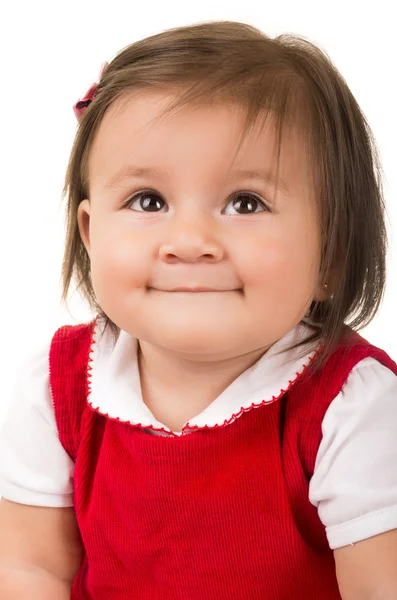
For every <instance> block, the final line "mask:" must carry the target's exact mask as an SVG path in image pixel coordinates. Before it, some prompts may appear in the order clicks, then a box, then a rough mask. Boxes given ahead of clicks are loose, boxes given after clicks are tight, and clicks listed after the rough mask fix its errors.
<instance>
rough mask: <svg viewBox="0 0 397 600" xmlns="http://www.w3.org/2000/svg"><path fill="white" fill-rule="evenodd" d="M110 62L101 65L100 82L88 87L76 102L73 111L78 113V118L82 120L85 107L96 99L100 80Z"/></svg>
mask: <svg viewBox="0 0 397 600" xmlns="http://www.w3.org/2000/svg"><path fill="white" fill-rule="evenodd" d="M108 64H109V63H107V62H105V63H103V64H102V66H101V70H100V72H99V75H98V82H96V83H93V84H92V85H91V87H90V88H89V89H88V91H87V92H86V93H85V94H84V96H83V97H82V98H80V99H79V100H78V101H77V102H76V104H74V105H73V111H74V114H75V115H76V119H77V120H78V121H79V122H80V121H81V118H82V116H83V114H84V111H85V109H86V108H87V106H89V105H90V104H91V102H92V101H93V100H94V98H95V94H96V91H97V88H98V85H99V82H100V81H101V78H102V75H103V72H104V70H105V69H106V67H107V66H108Z"/></svg>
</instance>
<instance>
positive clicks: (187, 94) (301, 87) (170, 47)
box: [62, 21, 387, 365]
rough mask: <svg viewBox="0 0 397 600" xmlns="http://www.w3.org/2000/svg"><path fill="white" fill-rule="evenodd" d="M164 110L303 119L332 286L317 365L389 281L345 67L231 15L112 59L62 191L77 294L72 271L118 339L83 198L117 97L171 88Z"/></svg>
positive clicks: (319, 306) (318, 336)
mask: <svg viewBox="0 0 397 600" xmlns="http://www.w3.org/2000/svg"><path fill="white" fill-rule="evenodd" d="M176 89H178V92H179V93H178V94H176V99H175V102H174V103H172V104H171V105H170V106H169V107H167V109H166V110H165V111H164V112H163V113H162V115H163V116H164V117H165V116H166V115H167V114H169V113H171V112H172V111H173V110H178V109H180V108H182V107H183V106H184V105H187V104H193V103H202V104H205V103H209V102H211V101H215V102H218V103H222V102H225V103H226V102H229V103H230V102H233V103H236V104H237V105H239V106H243V107H246V108H247V118H246V122H245V127H244V131H243V133H242V138H241V142H240V144H239V146H238V148H237V151H236V154H237V152H238V150H239V148H240V145H241V143H242V142H243V141H244V138H245V135H246V134H247V133H248V132H249V131H250V129H251V128H252V127H253V126H254V125H255V123H256V121H257V119H258V117H259V116H260V115H263V114H264V112H265V113H266V112H268V111H272V113H273V114H275V115H276V117H277V123H278V144H279V145H278V156H279V153H280V144H281V137H282V129H283V124H285V123H286V122H287V121H289V122H292V123H296V124H298V123H299V125H300V127H301V129H302V132H304V135H305V138H306V139H307V143H308V149H309V155H310V157H311V163H312V164H311V165H310V167H311V172H312V174H313V183H314V185H315V188H314V189H315V192H316V198H317V202H318V212H319V220H320V226H321V234H322V242H321V243H322V247H321V278H322V281H323V282H327V284H328V287H329V289H330V291H331V293H332V295H331V296H330V297H329V298H328V299H327V300H325V301H322V302H313V303H312V305H311V307H310V310H309V312H308V315H307V318H306V319H305V321H306V322H307V323H309V324H310V325H311V326H312V327H313V334H312V335H311V337H310V338H308V340H307V341H320V342H321V346H320V347H321V348H322V350H321V352H320V353H319V355H318V359H317V362H318V365H320V364H321V363H322V362H323V361H324V359H325V358H326V357H327V356H329V355H330V353H331V352H332V350H333V349H334V347H335V345H336V343H337V342H338V341H339V339H340V337H341V335H342V333H343V331H345V329H346V325H349V326H350V327H351V328H352V329H359V328H361V327H363V326H364V325H367V324H368V323H369V322H370V321H371V320H372V318H373V316H374V315H375V313H376V311H377V309H378V307H379V305H380V302H381V300H382V296H383V293H384V287H385V273H386V246H387V239H386V226H385V221H384V201H383V189H382V180H381V166H380V161H379V158H378V152H377V149H376V145H375V142H374V138H373V135H372V133H371V130H370V128H369V126H368V124H367V121H366V119H365V117H364V115H363V113H362V112H361V110H360V107H359V106H358V104H357V102H356V100H355V98H354V97H353V95H352V93H351V92H350V90H349V88H348V86H347V84H346V82H345V81H344V79H343V77H342V76H341V75H340V73H339V72H338V71H337V69H336V68H335V66H334V65H333V64H332V62H331V60H330V59H329V57H328V56H327V55H326V53H325V52H324V51H322V50H321V49H319V48H318V47H316V46H315V45H313V44H312V43H311V42H309V41H307V40H305V39H304V38H302V37H300V36H295V35H280V36H278V37H276V38H274V39H271V38H269V37H268V36H267V35H265V34H264V33H263V32H261V31H260V30H258V29H256V28H255V27H253V26H251V25H248V24H244V23H237V22H232V21H216V22H206V23H198V24H194V25H191V26H186V27H178V28H174V29H169V30H167V31H164V32H162V33H159V34H157V35H153V36H151V37H148V38H146V39H143V40H139V41H137V42H135V43H133V44H131V45H129V46H127V47H126V48H124V49H122V50H121V51H120V52H119V53H118V54H117V55H116V56H115V58H114V59H113V60H112V61H111V63H110V64H109V65H108V67H107V68H106V70H105V72H104V74H103V75H102V79H101V81H100V83H99V86H98V89H97V93H96V96H95V99H94V101H93V102H92V103H91V104H90V105H89V107H88V108H87V109H86V111H85V113H84V115H83V118H82V120H81V122H80V125H79V128H78V130H77V134H76V137H75V141H74V144H73V148H72V152H71V156H70V160H69V164H68V168H67V173H66V178H65V186H64V190H63V193H64V195H67V237H66V246H65V253H64V259H63V265H62V278H63V294H62V299H63V301H65V302H66V300H67V295H68V291H69V288H70V284H71V281H72V279H74V280H75V281H76V284H77V289H78V290H79V291H80V292H81V294H82V296H83V298H84V299H85V300H86V301H88V303H89V305H90V307H91V309H93V310H94V311H95V312H96V313H97V314H98V315H99V316H101V317H103V318H104V319H105V322H106V326H109V327H110V328H111V330H112V331H113V333H114V335H115V339H117V337H118V334H119V329H118V327H117V326H116V324H115V323H113V322H112V321H111V320H110V318H109V317H107V316H106V315H105V314H104V313H103V311H102V309H101V307H100V306H99V305H98V303H97V301H96V298H95V294H94V290H93V287H92V282H91V276H90V261H89V257H88V254H87V252H86V250H85V247H84V245H83V243H82V240H81V238H80V234H79V230H78V226H77V209H78V205H79V203H80V202H81V201H82V200H83V199H84V198H87V197H89V181H88V168H87V165H88V157H89V153H90V148H91V146H92V142H93V139H94V136H95V134H96V132H97V130H98V127H99V125H100V123H101V121H102V118H103V116H104V114H105V111H106V110H107V109H108V107H109V106H110V105H111V104H112V103H113V102H114V101H115V100H116V99H117V98H120V97H121V96H124V95H126V93H130V94H131V92H138V93H139V92H140V91H141V90H157V91H159V90H160V91H164V92H170V91H171V90H176Z"/></svg>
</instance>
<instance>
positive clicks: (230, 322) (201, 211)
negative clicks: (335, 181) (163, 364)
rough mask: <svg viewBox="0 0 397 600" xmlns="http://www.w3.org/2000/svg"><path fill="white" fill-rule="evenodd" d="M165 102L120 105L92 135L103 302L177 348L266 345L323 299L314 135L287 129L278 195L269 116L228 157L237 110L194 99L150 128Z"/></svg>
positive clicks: (86, 215)
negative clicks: (312, 176) (310, 139)
mask: <svg viewBox="0 0 397 600" xmlns="http://www.w3.org/2000/svg"><path fill="white" fill-rule="evenodd" d="M170 99H171V96H168V97H167V96H164V95H161V94H159V93H155V92H148V93H145V94H141V95H140V96H139V97H132V96H131V98H130V99H128V101H127V102H125V99H124V102H123V103H120V101H118V102H116V103H115V104H114V105H113V106H112V107H111V108H110V109H109V111H108V112H107V113H106V115H105V117H104V119H103V121H102V123H101V125H100V127H99V130H98V132H97V136H96V138H95V140H94V143H93V147H92V151H91V154H90V159H89V182H90V198H89V199H86V200H84V201H83V202H82V203H81V205H80V207H79V211H78V224H79V229H80V233H81V236H82V239H83V242H84V244H85V247H86V249H87V251H88V253H89V256H90V260H91V273H92V284H93V288H94V291H95V294H96V297H97V300H98V303H99V304H100V306H101V307H102V309H103V311H104V312H105V313H106V314H107V315H108V316H109V317H110V319H111V320H112V321H113V322H114V323H116V325H118V326H119V327H120V328H121V329H123V330H125V331H127V332H128V333H130V334H131V335H133V336H135V337H137V338H138V339H141V340H142V341H145V342H147V343H150V344H154V345H156V346H158V347H161V348H163V349H167V350H169V351H173V352H175V353H177V354H178V355H180V356H181V357H182V356H183V357H189V358H194V359H196V360H215V359H218V360H219V359H226V358H232V357H237V356H241V355H242V354H246V353H249V352H253V351H257V350H259V349H264V350H265V349H266V348H268V347H270V346H271V345H272V344H273V343H274V342H275V341H276V340H278V339H280V338H281V337H282V336H283V335H285V334H286V333H287V332H288V331H289V330H290V329H292V328H293V327H294V326H295V325H297V324H298V323H299V322H300V320H301V319H302V317H303V316H304V315H305V313H306V312H307V310H308V308H309V306H310V304H311V302H312V300H313V299H319V300H321V299H324V298H323V296H322V292H321V285H320V281H319V260H320V239H319V225H318V217H317V211H316V205H315V199H314V197H313V193H312V190H311V186H310V184H309V173H308V160H307V156H306V151H305V146H304V144H303V142H302V141H301V140H300V139H299V134H298V133H297V132H294V131H288V132H287V130H285V137H284V141H283V149H282V154H281V162H280V172H279V176H280V187H279V189H278V191H277V201H276V200H275V192H276V189H275V186H274V182H273V180H274V178H275V171H276V163H275V161H274V157H275V148H276V146H275V139H276V138H275V129H274V122H272V121H271V119H268V120H267V123H266V126H265V128H264V129H263V131H262V132H260V127H259V125H258V126H256V127H257V128H256V129H254V130H253V131H252V133H251V134H250V136H249V137H248V138H247V139H246V140H245V141H244V145H243V146H242V148H241V150H240V152H239V154H238V156H237V159H236V161H235V163H234V165H231V161H232V159H233V155H234V153H235V151H236V146H237V143H238V141H239V135H240V134H241V130H242V126H243V119H244V113H243V112H242V109H241V108H237V107H235V106H232V105H230V106H223V105H222V106H220V105H213V106H207V107H200V108H197V107H189V108H186V109H184V110H183V111H182V112H180V113H179V114H178V115H176V116H175V115H173V116H171V117H170V116H168V117H167V119H166V120H164V121H162V122H161V123H156V124H155V125H154V126H153V128H150V127H149V128H148V129H147V130H146V129H145V125H146V124H147V125H150V123H149V121H151V119H153V118H154V117H156V116H157V115H158V114H159V113H160V112H161V109H162V108H163V107H164V102H166V101H167V100H170ZM230 167H231V168H230ZM134 169H142V172H141V174H138V173H135V174H134V173H133V170H134ZM143 169H152V170H153V171H152V172H151V173H149V172H144V171H143ZM242 170H249V171H261V173H262V175H263V177H264V178H260V177H247V176H246V175H244V174H243V173H241V172H239V171H242ZM247 194H249V195H248V196H247ZM178 288H185V291H177V289H178ZM197 288H198V289H200V288H206V289H207V290H210V291H197ZM195 290H196V291H195Z"/></svg>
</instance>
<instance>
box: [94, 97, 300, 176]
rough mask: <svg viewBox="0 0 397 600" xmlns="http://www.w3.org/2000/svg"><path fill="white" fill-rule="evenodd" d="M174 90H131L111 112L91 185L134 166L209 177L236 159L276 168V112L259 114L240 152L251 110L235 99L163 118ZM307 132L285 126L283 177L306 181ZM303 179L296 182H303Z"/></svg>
mask: <svg viewBox="0 0 397 600" xmlns="http://www.w3.org/2000/svg"><path fill="white" fill-rule="evenodd" d="M174 99H175V96H174V95H172V94H165V93H159V92H153V91H150V92H142V91H140V92H139V93H133V94H132V93H129V94H127V95H126V96H124V97H122V98H119V99H118V100H116V101H115V102H114V103H113V104H112V105H111V106H110V108H109V109H108V111H107V112H106V113H105V116H104V118H103V120H102V122H101V124H100V125H99V128H98V131H97V133H96V136H95V139H94V141H93V144H92V147H91V151H90V155H89V159H88V177H89V181H90V187H92V186H95V187H96V186H97V185H101V186H104V185H106V184H107V183H108V182H109V181H110V180H111V179H112V177H113V176H114V175H115V174H116V173H117V171H118V170H120V168H122V167H123V166H128V165H130V164H131V165H141V166H153V167H156V166H158V167H161V168H162V169H163V170H167V171H168V172H169V173H171V174H172V173H175V174H178V173H179V174H180V173H181V172H187V171H188V170H189V169H190V168H191V166H192V165H194V169H195V172H196V173H198V172H202V173H203V175H204V174H205V177H206V178H207V177H208V178H210V179H211V178H212V176H213V177H214V178H216V177H218V176H219V175H221V176H222V175H226V172H227V169H228V168H229V167H230V166H231V162H232V161H234V162H235V163H236V164H238V166H240V167H242V168H244V167H245V168H252V169H255V168H257V169H260V168H261V167H266V168H271V167H272V168H275V165H276V160H277V159H276V151H277V120H276V118H275V116H274V115H272V114H271V113H266V114H265V113H263V114H262V115H260V116H259V118H258V120H257V122H256V123H255V124H254V126H253V129H252V131H250V132H249V133H248V134H247V136H246V138H245V139H244V142H243V144H242V146H241V148H240V150H239V152H238V155H237V157H236V159H235V158H234V156H235V152H236V149H237V146H238V143H239V141H240V136H241V134H242V132H243V127H244V123H245V119H246V109H245V108H244V107H242V106H239V105H237V104H233V103H228V104H226V103H222V104H221V103H212V104H202V103H201V104H197V105H188V106H185V107H183V108H182V109H180V110H179V111H178V112H176V113H172V114H170V115H167V116H166V117H165V118H164V119H160V120H158V119H159V118H161V116H162V113H163V111H164V109H165V108H166V107H167V105H168V104H169V103H170V102H171V101H173V100H174ZM304 146H305V145H304V142H303V139H302V136H301V135H299V131H298V129H297V128H296V127H291V126H290V125H284V127H283V141H282V146H281V154H280V163H279V167H280V172H279V174H280V177H281V179H283V174H282V173H283V172H284V175H285V174H287V177H288V180H289V182H291V181H292V183H294V181H293V180H294V179H296V180H299V181H300V182H301V181H303V179H304V178H305V176H306V175H307V160H306V152H305V147H304ZM299 181H296V182H295V183H298V184H299Z"/></svg>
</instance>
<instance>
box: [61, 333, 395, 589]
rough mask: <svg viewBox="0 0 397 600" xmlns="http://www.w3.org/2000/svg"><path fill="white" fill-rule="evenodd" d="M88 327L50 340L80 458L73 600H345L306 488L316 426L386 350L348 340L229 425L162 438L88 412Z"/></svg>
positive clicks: (64, 431)
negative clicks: (80, 548)
mask: <svg viewBox="0 0 397 600" xmlns="http://www.w3.org/2000/svg"><path fill="white" fill-rule="evenodd" d="M93 327H94V324H93V323H90V324H88V325H87V324H85V325H79V326H65V327H62V328H60V329H59V330H58V331H57V332H56V334H55V335H54V338H53V340H52V344H51V349H50V383H51V390H52V395H53V401H54V408H55V416H56V421H57V426H58V432H59V437H60V441H61V443H62V444H63V446H64V448H65V449H66V451H67V452H68V453H69V455H70V456H71V457H72V458H73V460H74V461H75V471H74V505H75V512H76V518H77V522H78V526H79V528H80V532H81V536H82V540H83V544H84V549H85V556H84V560H83V564H82V566H81V568H80V570H79V572H78V574H77V575H76V577H75V580H74V582H73V587H72V596H71V598H72V599H73V600H124V599H127V598H128V599H129V600H131V599H136V600H156V599H161V600H178V599H181V600H182V599H183V600H187V599H189V600H215V599H216V600H219V599H222V600H226V599H227V600H244V599H247V600H259V599H261V600H263V599H264V598H266V599H267V598H268V599H269V600H291V599H294V600H337V599H338V600H339V599H340V598H341V596H340V594H339V591H338V585H337V580H336V576H335V564H334V559H333V552H332V551H331V550H330V549H329V546H328V543H327V539H326V536H325V528H324V526H323V525H322V523H321V521H320V519H319V517H318V514H317V509H316V508H315V507H314V506H313V505H312V504H310V502H309V499H308V495H309V481H310V477H311V475H312V473H313V469H314V464H315V459H316V455H317V450H318V447H319V444H320V441H321V423H322V421H323V418H324V415H325V413H326V411H327V409H328V407H329V405H330V403H331V402H332V400H333V399H334V398H335V396H336V395H337V394H338V393H339V392H340V390H341V388H342V386H343V384H344V382H345V381H346V379H347V377H348V375H349V373H350V371H351V370H352V369H353V367H354V366H355V365H356V364H357V363H358V362H359V361H360V360H362V359H364V358H367V357H373V358H375V359H377V360H378V361H380V362H381V363H382V364H383V365H385V366H386V367H388V368H389V369H391V370H392V371H393V372H394V373H396V374H397V365H396V364H395V363H394V362H393V361H392V360H391V358H389V356H388V355H387V354H386V353H385V352H384V351H382V350H380V349H378V348H376V347H374V346H372V345H370V344H369V343H368V342H367V341H366V340H364V339H363V338H362V337H360V336H359V335H358V334H355V333H353V332H351V334H350V336H349V339H350V343H349V344H341V345H340V346H339V347H338V348H337V350H336V351H335V353H334V354H333V355H332V356H331V358H330V359H329V360H328V361H327V363H326V364H325V365H324V367H323V368H322V369H321V370H320V371H319V372H318V373H316V374H311V373H310V369H306V371H304V373H303V374H302V375H301V376H300V378H299V379H298V380H297V381H296V382H294V384H293V385H292V386H291V387H290V389H289V390H287V391H286V392H283V393H282V394H281V395H280V397H279V398H278V399H275V401H273V402H270V403H267V404H264V405H263V406H260V407H259V408H253V409H251V410H248V411H244V412H242V414H241V416H239V417H238V418H237V419H236V420H234V421H233V422H232V423H230V424H228V425H225V426H223V427H214V428H207V429H203V430H200V431H198V432H193V433H191V434H188V435H183V436H156V435H150V434H149V433H147V432H145V431H144V430H143V429H142V427H141V426H139V425H131V424H129V423H124V422H121V421H117V420H114V419H110V418H108V417H106V416H104V415H101V414H99V413H97V412H95V411H94V410H93V409H92V408H91V407H90V405H89V404H88V403H87V392H88V381H87V366H88V359H89V351H90V348H91V344H92V334H93Z"/></svg>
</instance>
